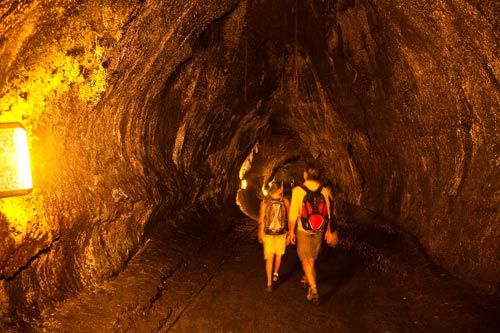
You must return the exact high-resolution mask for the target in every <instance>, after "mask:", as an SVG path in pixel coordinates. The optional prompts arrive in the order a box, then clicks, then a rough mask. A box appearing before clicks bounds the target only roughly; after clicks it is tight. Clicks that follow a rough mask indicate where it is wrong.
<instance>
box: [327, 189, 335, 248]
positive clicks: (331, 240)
mask: <svg viewBox="0 0 500 333" xmlns="http://www.w3.org/2000/svg"><path fill="white" fill-rule="evenodd" d="M331 199H333V198H332V193H331V190H330V189H328V194H327V195H325V201H326V206H327V207H328V226H327V227H326V231H325V241H326V243H327V244H328V245H330V246H335V245H337V243H338V235H337V233H336V232H335V231H333V232H332V229H331V225H332V224H333V220H334V219H335V215H332V213H331V209H330V207H331V206H330V205H331Z"/></svg>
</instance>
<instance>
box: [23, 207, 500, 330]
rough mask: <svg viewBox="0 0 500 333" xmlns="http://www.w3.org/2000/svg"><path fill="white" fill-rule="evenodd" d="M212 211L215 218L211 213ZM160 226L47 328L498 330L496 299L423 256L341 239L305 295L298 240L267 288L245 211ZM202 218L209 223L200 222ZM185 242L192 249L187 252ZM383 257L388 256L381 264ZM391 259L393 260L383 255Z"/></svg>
mask: <svg viewBox="0 0 500 333" xmlns="http://www.w3.org/2000/svg"><path fill="white" fill-rule="evenodd" d="M212 220H214V219H212ZM215 220H224V222H216V223H214V222H213V221H211V222H210V223H204V222H203V221H202V222H200V221H197V222H192V223H185V224H184V227H183V228H163V229H162V228H158V229H157V230H154V231H153V232H151V235H152V236H151V237H150V238H148V239H147V240H146V243H145V246H144V247H143V248H142V249H141V250H140V251H139V253H138V254H137V255H135V256H134V257H133V258H132V259H131V261H130V262H129V264H128V266H127V267H126V269H125V270H124V271H123V272H122V273H120V274H119V275H118V276H116V277H115V278H114V279H112V280H111V281H109V282H107V283H105V284H104V285H102V286H100V287H99V288H94V289H93V290H92V291H87V292H82V293H80V294H78V295H75V297H73V298H71V299H70V300H67V301H65V302H64V303H63V304H61V305H60V306H59V307H58V308H57V309H53V310H51V311H47V312H46V313H44V314H43V316H42V317H41V319H40V320H39V321H36V322H31V323H29V324H26V325H25V326H24V327H18V329H19V328H20V329H21V330H22V331H24V330H26V331H44V332H58V331H62V332H167V331H172V332H334V331H337V332H499V331H500V316H499V314H500V306H499V303H498V298H496V297H493V296H485V295H480V294H478V293H476V292H474V291H473V290H471V289H470V288H468V287H466V286H465V285H463V284H462V283H461V282H459V281H457V280H456V279H454V278H452V277H451V276H449V275H448V274H447V273H446V272H443V271H441V270H440V269H439V268H437V267H436V266H434V265H433V264H432V263H431V262H429V261H428V259H427V258H426V257H425V256H422V255H419V257H416V255H415V253H413V254H411V253H410V254H398V253H394V255H393V256H392V257H391V258H390V260H389V261H387V260H386V259H384V258H383V257H377V256H373V255H372V256H370V257H369V258H367V257H363V256H361V255H358V254H355V251H348V250H346V247H345V246H340V247H338V248H334V249H332V248H327V247H325V248H323V249H322V253H321V255H320V259H319V260H318V264H317V266H318V268H317V269H318V288H319V293H320V296H321V300H320V305H318V306H315V305H312V304H309V303H308V302H307V301H306V299H305V291H304V289H303V288H302V287H301V285H300V283H299V281H300V277H301V270H300V267H299V263H298V260H297V256H296V252H295V248H294V247H291V246H289V247H288V248H287V253H286V255H285V257H284V260H283V265H282V269H281V281H280V283H279V284H278V285H277V286H276V287H275V288H274V290H273V292H272V293H267V292H266V291H265V290H264V286H265V277H264V262H263V258H262V250H261V247H260V245H259V244H258V242H257V239H256V233H255V222H254V221H252V220H250V219H248V218H246V217H242V216H236V217H232V218H222V219H220V218H215ZM200 225H205V226H206V227H204V228H202V227H200ZM186 244H189V245H190V246H189V250H187V251H186V248H187V246H186ZM384 262H385V263H384ZM387 263H389V264H387Z"/></svg>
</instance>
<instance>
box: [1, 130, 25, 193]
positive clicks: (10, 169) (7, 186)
mask: <svg viewBox="0 0 500 333" xmlns="http://www.w3.org/2000/svg"><path fill="white" fill-rule="evenodd" d="M32 188H33V183H32V179H31V165H30V156H29V149H28V137H27V135H26V130H25V129H24V127H23V126H22V125H21V124H19V123H3V124H1V123H0V197H10V196H16V195H23V194H27V193H29V192H30V191H31V189H32Z"/></svg>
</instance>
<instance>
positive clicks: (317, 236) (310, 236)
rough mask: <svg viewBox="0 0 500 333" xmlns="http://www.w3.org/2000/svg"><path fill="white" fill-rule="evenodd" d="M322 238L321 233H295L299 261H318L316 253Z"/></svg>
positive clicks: (322, 234)
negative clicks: (312, 259)
mask: <svg viewBox="0 0 500 333" xmlns="http://www.w3.org/2000/svg"><path fill="white" fill-rule="evenodd" d="M323 236H324V233H323V232H314V233H308V232H304V231H297V254H298V256H299V259H300V260H306V259H311V258H314V259H318V253H319V249H320V248H321V242H322V241H323Z"/></svg>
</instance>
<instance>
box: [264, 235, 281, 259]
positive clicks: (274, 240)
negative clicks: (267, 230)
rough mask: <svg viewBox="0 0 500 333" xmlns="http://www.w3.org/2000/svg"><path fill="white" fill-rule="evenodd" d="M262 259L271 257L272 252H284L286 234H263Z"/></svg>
mask: <svg viewBox="0 0 500 333" xmlns="http://www.w3.org/2000/svg"><path fill="white" fill-rule="evenodd" d="M262 242H263V243H264V259H267V258H271V257H272V256H273V255H274V254H277V255H279V256H282V255H284V254H285V248H286V235H264V239H263V240H262Z"/></svg>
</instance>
